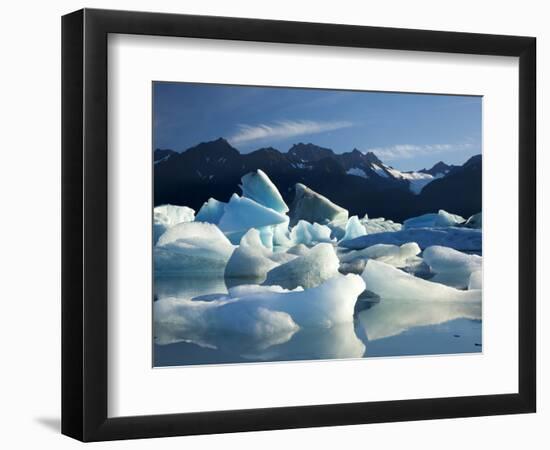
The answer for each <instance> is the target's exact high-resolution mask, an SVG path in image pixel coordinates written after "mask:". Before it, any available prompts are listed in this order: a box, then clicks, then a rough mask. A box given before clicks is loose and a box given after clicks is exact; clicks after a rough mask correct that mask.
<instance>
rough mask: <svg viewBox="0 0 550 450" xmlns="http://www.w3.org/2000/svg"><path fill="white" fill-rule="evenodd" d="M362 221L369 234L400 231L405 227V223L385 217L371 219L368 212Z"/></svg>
mask: <svg viewBox="0 0 550 450" xmlns="http://www.w3.org/2000/svg"><path fill="white" fill-rule="evenodd" d="M361 223H362V224H363V225H364V227H365V229H366V231H367V234H376V233H383V232H385V231H400V230H401V229H402V228H403V225H401V224H400V223H396V222H394V221H393V220H390V219H387V220H386V219H384V218H383V217H376V218H374V219H369V218H368V217H367V215H366V214H365V217H364V218H363V219H361Z"/></svg>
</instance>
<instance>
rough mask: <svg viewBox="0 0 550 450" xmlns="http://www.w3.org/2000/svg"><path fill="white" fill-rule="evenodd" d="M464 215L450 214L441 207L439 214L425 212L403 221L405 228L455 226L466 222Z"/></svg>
mask: <svg viewBox="0 0 550 450" xmlns="http://www.w3.org/2000/svg"><path fill="white" fill-rule="evenodd" d="M464 222H465V219H464V217H460V216H458V215H456V214H450V213H448V212H447V211H445V210H443V209H440V210H439V212H438V213H437V214H434V213H430V214H424V215H422V216H418V217H412V218H411V219H407V220H405V222H403V228H404V229H409V228H433V227H455V226H457V225H460V224H461V223H464Z"/></svg>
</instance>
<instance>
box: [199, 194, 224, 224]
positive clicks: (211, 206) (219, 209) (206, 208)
mask: <svg viewBox="0 0 550 450" xmlns="http://www.w3.org/2000/svg"><path fill="white" fill-rule="evenodd" d="M226 205H227V203H224V202H220V201H218V200H216V199H215V198H209V199H208V201H207V202H204V204H203V205H202V207H201V209H199V212H198V213H197V217H196V218H195V220H196V221H197V222H207V223H213V224H215V225H217V224H218V223H219V222H220V219H221V218H222V216H223V213H224V211H225V206H226Z"/></svg>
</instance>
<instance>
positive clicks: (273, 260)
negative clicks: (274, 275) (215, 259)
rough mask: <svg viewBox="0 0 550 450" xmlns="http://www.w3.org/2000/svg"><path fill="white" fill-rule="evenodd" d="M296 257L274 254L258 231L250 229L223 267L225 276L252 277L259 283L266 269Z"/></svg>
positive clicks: (268, 269) (263, 277)
mask: <svg viewBox="0 0 550 450" xmlns="http://www.w3.org/2000/svg"><path fill="white" fill-rule="evenodd" d="M294 258H296V255H290V254H286V253H278V254H274V253H273V252H272V251H271V250H270V249H269V248H267V247H266V246H264V244H263V242H262V240H261V235H260V232H259V231H258V230H256V229H254V228H252V229H250V230H249V231H248V232H247V233H246V234H245V235H244V236H243V237H242V239H241V242H240V245H239V247H238V248H237V249H236V250H235V251H234V252H233V254H232V255H231V258H230V259H229V261H228V262H227V266H226V268H225V277H226V278H253V279H255V281H257V282H259V283H261V282H262V281H263V280H264V279H265V276H266V274H267V272H268V271H270V270H271V269H273V268H274V267H276V266H278V265H279V264H282V263H285V262H288V261H290V260H291V259H294Z"/></svg>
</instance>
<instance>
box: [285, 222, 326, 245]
mask: <svg viewBox="0 0 550 450" xmlns="http://www.w3.org/2000/svg"><path fill="white" fill-rule="evenodd" d="M330 235H331V230H330V228H329V227H327V226H326V225H319V224H318V223H313V224H312V223H309V222H306V221H305V220H300V221H299V222H298V224H297V225H295V226H294V227H292V229H291V230H290V241H291V242H292V244H293V245H298V244H305V245H308V246H312V245H315V244H318V243H320V242H332V239H331V237H330Z"/></svg>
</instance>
